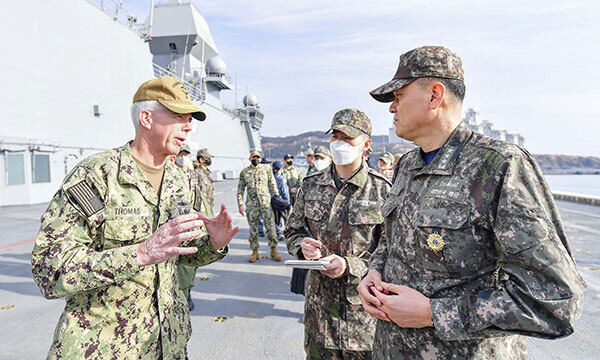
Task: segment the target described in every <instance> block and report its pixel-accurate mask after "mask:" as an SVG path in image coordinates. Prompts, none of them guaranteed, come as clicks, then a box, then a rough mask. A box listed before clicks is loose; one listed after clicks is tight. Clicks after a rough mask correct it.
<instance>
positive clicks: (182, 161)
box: [175, 144, 194, 176]
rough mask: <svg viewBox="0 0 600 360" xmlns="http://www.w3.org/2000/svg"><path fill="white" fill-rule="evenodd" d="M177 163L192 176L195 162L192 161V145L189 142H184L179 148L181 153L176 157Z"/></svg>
mask: <svg viewBox="0 0 600 360" xmlns="http://www.w3.org/2000/svg"><path fill="white" fill-rule="evenodd" d="M175 165H177V166H178V167H179V168H180V169H182V170H183V171H185V172H186V173H188V175H189V176H191V172H192V171H193V170H194V162H193V161H192V155H191V152H190V146H189V145H188V144H183V145H181V148H179V153H178V154H177V157H176V158H175Z"/></svg>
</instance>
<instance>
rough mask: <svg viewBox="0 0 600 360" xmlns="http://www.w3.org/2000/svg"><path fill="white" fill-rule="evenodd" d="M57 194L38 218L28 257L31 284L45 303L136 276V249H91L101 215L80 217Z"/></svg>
mask: <svg viewBox="0 0 600 360" xmlns="http://www.w3.org/2000/svg"><path fill="white" fill-rule="evenodd" d="M67 196H68V195H67V192H66V190H65V189H64V187H63V188H62V189H61V190H59V191H58V192H57V193H56V195H55V196H54V198H53V199H52V201H51V202H50V204H49V206H48V208H47V209H46V211H45V212H44V214H43V215H42V219H41V226H40V232H39V234H38V236H37V238H36V241H35V246H34V248H33V252H32V254H31V265H32V275H33V280H34V281H35V283H36V284H37V285H38V287H39V288H40V290H41V291H42V293H43V295H44V297H46V298H47V299H55V298H60V297H65V296H69V295H74V294H77V293H80V292H84V291H88V290H92V289H95V288H98V287H102V286H107V285H113V284H116V283H119V282H121V281H123V280H126V279H129V278H131V277H133V276H134V275H135V274H137V273H138V271H139V267H138V265H137V248H138V245H128V246H123V247H119V248H115V249H110V250H103V251H97V250H96V249H94V245H93V240H92V236H91V235H90V234H92V233H94V232H95V231H96V228H97V227H98V226H100V224H101V222H102V211H103V210H101V211H100V212H99V213H96V214H94V215H92V216H84V214H82V213H81V212H80V211H79V210H78V209H76V208H75V207H74V205H73V204H71V202H70V201H69V200H68V198H67Z"/></svg>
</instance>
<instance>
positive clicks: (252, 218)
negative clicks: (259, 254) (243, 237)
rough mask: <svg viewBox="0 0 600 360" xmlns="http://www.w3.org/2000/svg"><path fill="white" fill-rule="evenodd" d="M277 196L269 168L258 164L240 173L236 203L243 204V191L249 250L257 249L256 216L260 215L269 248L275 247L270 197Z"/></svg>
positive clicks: (275, 184)
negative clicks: (248, 233) (265, 230)
mask: <svg viewBox="0 0 600 360" xmlns="http://www.w3.org/2000/svg"><path fill="white" fill-rule="evenodd" d="M269 189H271V192H272V193H273V195H279V191H278V190H277V183H276V182H275V177H274V176H273V171H272V170H271V166H269V165H265V164H258V165H257V166H256V168H252V166H248V167H247V168H245V169H244V170H242V171H241V172H240V178H239V180H238V190H237V201H238V206H239V205H242V204H243V201H244V190H245V191H246V218H247V219H248V225H249V226H250V239H249V241H250V249H252V250H254V249H258V230H257V229H256V226H257V224H258V216H259V214H260V215H262V219H263V222H264V224H265V228H266V229H267V239H268V241H269V246H270V247H271V248H274V247H276V246H277V234H276V231H275V219H274V218H273V210H272V209H271V195H270V193H269Z"/></svg>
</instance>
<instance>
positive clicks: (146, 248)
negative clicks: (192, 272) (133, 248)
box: [137, 213, 204, 266]
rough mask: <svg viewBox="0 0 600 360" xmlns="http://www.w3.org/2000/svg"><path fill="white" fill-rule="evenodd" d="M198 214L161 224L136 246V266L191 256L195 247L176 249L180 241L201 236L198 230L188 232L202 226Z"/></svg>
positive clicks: (182, 216) (195, 249) (200, 231)
mask: <svg viewBox="0 0 600 360" xmlns="http://www.w3.org/2000/svg"><path fill="white" fill-rule="evenodd" d="M202 224H203V223H202V221H201V220H200V218H199V216H198V213H193V214H186V215H181V216H178V217H176V218H173V219H171V220H169V221H168V222H167V223H165V224H162V225H161V226H160V227H159V228H158V230H156V232H154V234H152V236H150V237H149V238H148V239H146V241H144V242H143V243H141V244H140V246H138V257H137V263H138V266H146V265H153V264H158V263H159V262H163V261H165V260H167V259H169V258H171V257H173V256H175V255H187V254H193V253H195V252H196V251H198V248H196V247H178V246H177V245H178V244H179V243H181V242H182V241H186V240H190V239H193V238H195V237H198V236H200V235H202V234H203V233H204V232H203V231H202V230H200V229H198V230H194V231H188V230H191V229H193V228H199V227H200V226H202Z"/></svg>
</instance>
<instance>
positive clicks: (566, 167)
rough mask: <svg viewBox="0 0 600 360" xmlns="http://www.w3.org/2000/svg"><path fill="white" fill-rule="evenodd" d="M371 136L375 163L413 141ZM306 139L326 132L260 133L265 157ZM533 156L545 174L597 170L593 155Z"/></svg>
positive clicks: (325, 139) (319, 139)
mask: <svg viewBox="0 0 600 360" xmlns="http://www.w3.org/2000/svg"><path fill="white" fill-rule="evenodd" d="M372 139H373V145H372V147H373V149H374V154H373V155H371V162H372V163H374V164H376V163H377V160H376V159H377V158H378V157H379V156H380V155H381V154H382V153H383V152H384V151H389V152H391V153H393V154H397V153H405V152H407V151H409V150H410V149H412V148H413V147H414V145H412V144H407V145H391V144H387V136H385V135H374V136H373V137H372ZM309 142H310V144H311V147H312V148H313V149H314V148H315V146H317V145H325V146H329V135H326V134H325V133H324V132H323V131H309V132H305V133H302V134H298V135H292V136H285V137H270V136H263V138H262V148H263V152H264V154H265V156H267V157H268V158H270V159H273V160H277V159H282V158H283V156H284V155H285V154H287V153H290V154H293V155H296V154H298V153H299V152H301V151H304V150H306V148H307V146H308V143H309ZM534 157H535V159H536V160H537V162H538V164H539V165H540V167H541V168H542V171H543V172H544V173H600V158H598V157H595V156H572V155H550V154H535V155H534Z"/></svg>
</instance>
